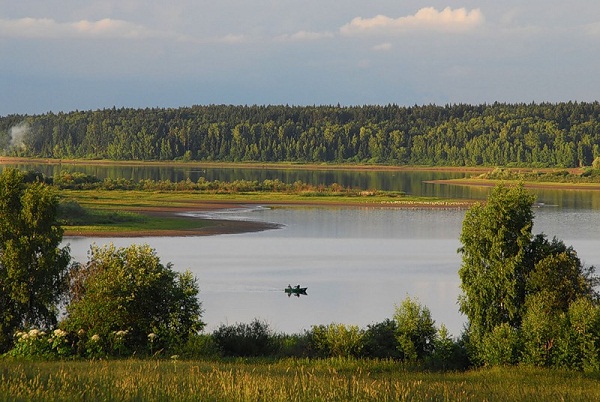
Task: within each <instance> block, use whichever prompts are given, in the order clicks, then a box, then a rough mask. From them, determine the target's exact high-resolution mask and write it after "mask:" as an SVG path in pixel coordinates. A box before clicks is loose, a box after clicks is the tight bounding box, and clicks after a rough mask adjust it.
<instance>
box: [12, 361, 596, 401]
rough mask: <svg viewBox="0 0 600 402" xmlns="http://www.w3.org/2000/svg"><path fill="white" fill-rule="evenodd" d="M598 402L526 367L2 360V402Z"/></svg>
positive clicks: (575, 377) (560, 377)
mask: <svg viewBox="0 0 600 402" xmlns="http://www.w3.org/2000/svg"><path fill="white" fill-rule="evenodd" d="M15 400H35V401H83V400H103V401H117V400H118V401H124V400H127V401H162V400H172V401H199V400H206V401H285V402H289V401H350V400H359V401H597V400H600V382H599V381H598V378H595V377H590V376H587V375H585V374H582V373H575V372H568V371H556V370H548V369H536V368H528V367H511V368H494V369H480V370H473V371H468V372H464V373H462V372H448V373H426V372H418V371H409V370H406V369H404V367H403V366H402V365H401V363H394V362H390V361H369V360H346V359H341V360H340V359H331V360H281V361H275V362H267V361H231V362H213V361H179V360H176V359H172V360H162V361H159V360H111V361H106V360H105V361H76V362H30V361H27V362H18V361H8V360H0V401H15Z"/></svg>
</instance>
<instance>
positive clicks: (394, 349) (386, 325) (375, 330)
mask: <svg viewBox="0 0 600 402" xmlns="http://www.w3.org/2000/svg"><path fill="white" fill-rule="evenodd" d="M397 332H398V324H397V323H396V321H395V320H390V319H386V320H384V321H382V322H379V323H376V324H371V325H368V326H367V329H366V330H365V331H364V335H363V348H362V355H363V356H365V357H370V358H378V359H400V357H401V353H400V351H399V350H398V340H397V339H396V336H397Z"/></svg>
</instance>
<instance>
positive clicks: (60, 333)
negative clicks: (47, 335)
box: [54, 328, 67, 338]
mask: <svg viewBox="0 0 600 402" xmlns="http://www.w3.org/2000/svg"><path fill="white" fill-rule="evenodd" d="M54 336H56V337H57V338H62V337H65V336H67V332H66V331H63V330H62V329H60V328H57V329H55V330H54Z"/></svg>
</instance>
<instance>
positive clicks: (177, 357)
mask: <svg viewBox="0 0 600 402" xmlns="http://www.w3.org/2000/svg"><path fill="white" fill-rule="evenodd" d="M171 359H172V360H177V359H179V355H173V356H171Z"/></svg>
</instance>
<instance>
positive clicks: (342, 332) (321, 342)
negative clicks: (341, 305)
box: [310, 323, 363, 357]
mask: <svg viewBox="0 0 600 402" xmlns="http://www.w3.org/2000/svg"><path fill="white" fill-rule="evenodd" d="M362 337H363V332H362V331H361V330H360V329H359V328H358V327H357V326H355V325H344V324H335V323H332V324H329V325H315V326H313V327H312V331H311V335H310V339H311V341H310V345H311V349H312V350H313V351H314V352H315V353H316V355H317V356H320V357H359V356H360V353H361V350H362V346H363V343H362Z"/></svg>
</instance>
